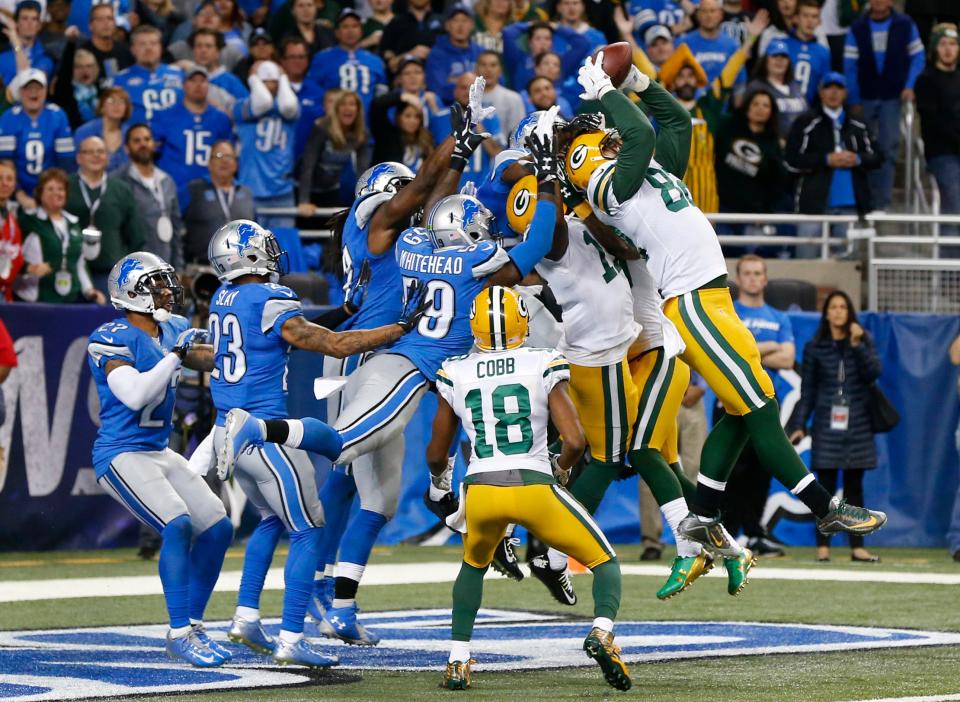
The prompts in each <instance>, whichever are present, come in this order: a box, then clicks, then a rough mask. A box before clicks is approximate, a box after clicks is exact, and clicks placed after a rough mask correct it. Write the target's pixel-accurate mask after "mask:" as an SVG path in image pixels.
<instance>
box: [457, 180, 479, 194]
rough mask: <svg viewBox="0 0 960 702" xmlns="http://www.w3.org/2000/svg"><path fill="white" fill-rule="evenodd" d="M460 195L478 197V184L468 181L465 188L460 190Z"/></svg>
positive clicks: (464, 185)
mask: <svg viewBox="0 0 960 702" xmlns="http://www.w3.org/2000/svg"><path fill="white" fill-rule="evenodd" d="M460 194H461V195H469V196H470V197H476V196H477V184H476V183H474V182H473V181H472V180H468V181H467V182H466V183H464V184H463V187H462V188H460Z"/></svg>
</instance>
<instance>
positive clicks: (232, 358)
mask: <svg viewBox="0 0 960 702" xmlns="http://www.w3.org/2000/svg"><path fill="white" fill-rule="evenodd" d="M302 314H303V309H302V306H301V304H300V298H298V297H297V294H296V293H295V292H293V290H291V289H290V288H287V287H284V286H283V285H277V284H275V283H248V284H245V285H230V284H226V285H221V286H220V288H219V289H218V290H217V292H216V293H214V295H213V298H212V299H211V301H210V317H209V322H208V327H209V329H210V343H211V344H212V345H213V353H214V359H213V366H214V367H213V371H212V372H211V373H210V392H211V394H212V395H213V404H214V406H215V407H216V408H217V424H218V425H222V424H223V420H224V419H225V418H226V415H227V412H229V411H230V410H232V409H234V408H235V407H239V408H241V409H245V410H246V411H247V412H249V413H250V414H252V415H254V416H256V417H259V418H260V419H276V418H278V417H286V416H287V355H288V354H289V352H290V344H288V343H287V342H286V340H285V339H284V338H283V335H282V334H281V329H282V328H283V325H284V323H285V322H286V321H287V320H288V319H290V318H292V317H297V316H300V315H302Z"/></svg>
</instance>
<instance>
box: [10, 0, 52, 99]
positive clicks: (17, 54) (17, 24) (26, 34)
mask: <svg viewBox="0 0 960 702" xmlns="http://www.w3.org/2000/svg"><path fill="white" fill-rule="evenodd" d="M40 13H41V8H40V3H39V2H37V0H23V1H22V2H21V3H20V4H18V5H17V9H16V11H15V13H14V15H13V18H14V24H13V26H11V23H10V22H9V20H7V19H6V18H4V23H5V24H6V25H7V32H8V34H9V37H10V48H9V49H8V50H7V51H4V52H3V53H2V54H0V77H2V78H3V82H4V83H5V84H6V85H10V83H11V82H12V81H13V79H14V76H16V75H17V73H19V72H20V71H22V70H23V69H25V68H39V69H40V70H41V71H43V72H44V73H46V74H47V78H48V79H49V78H50V76H51V74H52V73H53V58H51V56H50V55H49V54H48V53H47V51H46V49H44V48H43V45H42V44H41V43H40V42H39V41H37V35H38V34H40V26H41V23H40ZM24 59H26V61H24ZM18 61H19V62H18Z"/></svg>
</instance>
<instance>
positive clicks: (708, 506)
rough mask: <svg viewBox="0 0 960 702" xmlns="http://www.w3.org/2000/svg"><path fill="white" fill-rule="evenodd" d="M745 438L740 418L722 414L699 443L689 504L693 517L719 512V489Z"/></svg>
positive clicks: (737, 456) (743, 444) (723, 483)
mask: <svg viewBox="0 0 960 702" xmlns="http://www.w3.org/2000/svg"><path fill="white" fill-rule="evenodd" d="M748 437H749V434H748V433H747V426H746V424H744V420H743V417H736V416H734V415H732V414H724V415H723V416H722V417H721V418H720V419H719V420H718V421H717V423H716V424H714V425H713V429H712V430H711V431H710V433H709V434H708V435H707V440H706V442H705V443H704V444H703V452H702V453H701V458H700V475H699V476H697V494H696V495H695V496H694V498H693V500H691V501H689V502H690V511H692V512H693V513H694V514H699V515H700V516H703V517H714V516H716V515H717V513H718V512H719V511H720V501H721V499H722V498H723V490H724V488H725V487H726V484H727V480H728V479H729V478H730V473H731V472H732V471H733V466H734V464H735V463H736V462H737V458H739V457H740V452H741V451H743V447H744V446H745V445H746V443H747V438H748Z"/></svg>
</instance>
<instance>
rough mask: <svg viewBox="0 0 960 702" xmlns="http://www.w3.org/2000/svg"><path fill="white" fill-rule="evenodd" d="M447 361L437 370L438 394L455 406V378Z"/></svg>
mask: <svg viewBox="0 0 960 702" xmlns="http://www.w3.org/2000/svg"><path fill="white" fill-rule="evenodd" d="M446 365H447V364H446V363H444V364H443V366H441V367H440V370H438V371H437V394H439V395H440V397H442V398H443V399H444V400H445V401H446V403H447V404H448V405H450V406H451V407H453V399H454V398H453V396H454V392H453V379H452V378H451V377H450V372H449V370H448V369H447V367H446Z"/></svg>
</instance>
